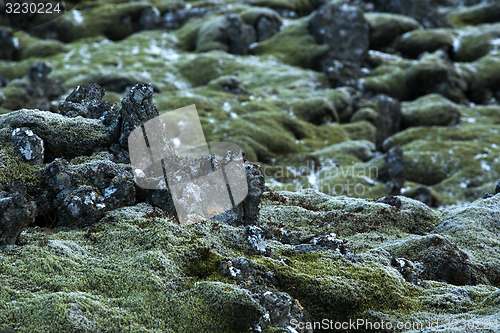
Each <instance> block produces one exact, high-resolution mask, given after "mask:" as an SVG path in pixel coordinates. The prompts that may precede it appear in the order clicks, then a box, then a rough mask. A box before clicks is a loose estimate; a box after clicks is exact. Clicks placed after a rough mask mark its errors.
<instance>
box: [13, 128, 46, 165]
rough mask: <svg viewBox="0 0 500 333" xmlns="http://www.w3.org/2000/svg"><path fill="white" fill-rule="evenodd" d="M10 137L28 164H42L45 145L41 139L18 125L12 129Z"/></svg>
mask: <svg viewBox="0 0 500 333" xmlns="http://www.w3.org/2000/svg"><path fill="white" fill-rule="evenodd" d="M12 139H13V140H14V143H15V145H16V148H17V149H18V150H19V152H20V153H21V155H22V156H23V157H24V159H25V160H26V162H28V163H29V164H33V165H35V164H42V163H43V158H44V153H45V145H44V142H43V140H42V139H41V138H40V137H39V136H38V135H36V134H35V133H33V131H32V130H31V129H29V128H27V127H20V128H19V127H18V128H16V129H14V130H13V131H12Z"/></svg>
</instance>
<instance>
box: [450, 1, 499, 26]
mask: <svg viewBox="0 0 500 333" xmlns="http://www.w3.org/2000/svg"><path fill="white" fill-rule="evenodd" d="M499 13H500V4H498V3H496V2H490V3H488V2H486V3H478V4H476V5H473V6H463V7H459V8H455V9H453V10H451V11H449V12H448V14H447V15H446V20H447V21H448V22H450V23H452V24H454V25H457V26H461V25H477V24H481V23H491V22H498V20H499V19H500V14H499Z"/></svg>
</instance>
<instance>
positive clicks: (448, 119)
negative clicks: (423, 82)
mask: <svg viewBox="0 0 500 333" xmlns="http://www.w3.org/2000/svg"><path fill="white" fill-rule="evenodd" d="M402 115H403V126H404V127H412V126H449V125H456V124H458V123H459V121H460V112H459V110H458V108H457V106H456V105H455V103H453V102H451V101H449V100H447V99H446V98H444V97H442V96H441V95H437V94H429V95H425V96H423V97H420V98H418V99H416V100H414V101H412V102H403V104H402Z"/></svg>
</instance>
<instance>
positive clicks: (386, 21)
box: [364, 12, 421, 49]
mask: <svg viewBox="0 0 500 333" xmlns="http://www.w3.org/2000/svg"><path fill="white" fill-rule="evenodd" d="M364 15H365V19H366V21H368V24H369V25H370V46H371V48H374V49H378V48H380V47H382V46H388V45H390V44H391V42H392V41H393V40H394V39H395V38H396V37H397V36H400V35H402V34H404V33H405V32H408V31H412V30H416V29H419V28H421V25H420V23H419V22H418V21H417V20H415V19H413V18H411V17H408V16H404V15H399V14H390V13H377V12H371V13H365V14H364Z"/></svg>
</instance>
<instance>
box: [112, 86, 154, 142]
mask: <svg viewBox="0 0 500 333" xmlns="http://www.w3.org/2000/svg"><path fill="white" fill-rule="evenodd" d="M153 92H154V90H153V86H152V85H150V84H143V83H139V84H136V85H135V86H134V87H133V88H132V89H131V90H130V92H129V94H128V95H127V97H125V98H124V99H123V100H122V108H121V109H120V115H121V118H122V125H121V134H120V139H119V141H120V145H121V146H122V147H124V148H125V147H128V137H129V135H130V133H131V132H132V131H133V130H134V129H135V128H136V127H138V126H141V125H142V124H143V123H145V122H146V121H148V120H149V119H153V118H155V117H157V116H158V115H159V113H158V110H157V109H156V106H155V105H154V104H153Z"/></svg>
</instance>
